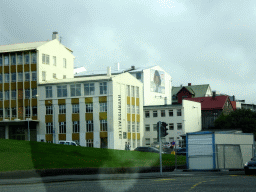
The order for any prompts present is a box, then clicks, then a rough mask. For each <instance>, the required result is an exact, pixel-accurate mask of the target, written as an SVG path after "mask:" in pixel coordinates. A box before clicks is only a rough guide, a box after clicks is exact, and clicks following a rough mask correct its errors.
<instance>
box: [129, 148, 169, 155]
mask: <svg viewBox="0 0 256 192" xmlns="http://www.w3.org/2000/svg"><path fill="white" fill-rule="evenodd" d="M134 151H141V152H151V153H159V152H160V151H159V150H158V149H157V148H154V147H137V148H136V149H134ZM162 154H166V152H164V151H162Z"/></svg>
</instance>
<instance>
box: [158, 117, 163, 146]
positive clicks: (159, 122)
mask: <svg viewBox="0 0 256 192" xmlns="http://www.w3.org/2000/svg"><path fill="white" fill-rule="evenodd" d="M159 127H160V130H162V129H161V121H158V122H157V142H159Z"/></svg>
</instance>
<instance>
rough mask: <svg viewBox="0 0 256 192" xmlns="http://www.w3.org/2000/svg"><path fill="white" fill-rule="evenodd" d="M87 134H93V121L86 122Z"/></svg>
mask: <svg viewBox="0 0 256 192" xmlns="http://www.w3.org/2000/svg"><path fill="white" fill-rule="evenodd" d="M86 132H93V121H86Z"/></svg>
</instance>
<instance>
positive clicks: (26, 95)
mask: <svg viewBox="0 0 256 192" xmlns="http://www.w3.org/2000/svg"><path fill="white" fill-rule="evenodd" d="M29 98H30V89H25V99H29Z"/></svg>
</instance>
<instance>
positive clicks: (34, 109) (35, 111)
mask: <svg viewBox="0 0 256 192" xmlns="http://www.w3.org/2000/svg"><path fill="white" fill-rule="evenodd" d="M32 115H33V116H37V106H33V107H32Z"/></svg>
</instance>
